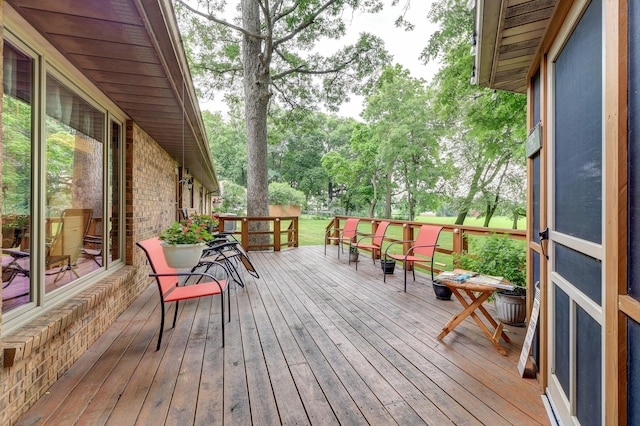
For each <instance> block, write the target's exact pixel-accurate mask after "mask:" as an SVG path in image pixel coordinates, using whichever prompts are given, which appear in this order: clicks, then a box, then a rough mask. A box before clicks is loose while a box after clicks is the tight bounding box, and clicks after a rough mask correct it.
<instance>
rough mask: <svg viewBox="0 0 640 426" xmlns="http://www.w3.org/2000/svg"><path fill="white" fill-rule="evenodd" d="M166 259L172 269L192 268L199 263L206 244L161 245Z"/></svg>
mask: <svg viewBox="0 0 640 426" xmlns="http://www.w3.org/2000/svg"><path fill="white" fill-rule="evenodd" d="M161 245H162V251H163V252H164V258H165V260H166V261H167V265H168V266H169V267H171V268H191V267H193V266H195V265H196V264H197V263H198V260H200V257H201V256H202V251H203V250H204V248H205V246H206V245H205V244H202V243H201V244H178V245H171V244H165V243H161Z"/></svg>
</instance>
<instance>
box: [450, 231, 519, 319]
mask: <svg viewBox="0 0 640 426" xmlns="http://www.w3.org/2000/svg"><path fill="white" fill-rule="evenodd" d="M470 244H471V248H472V250H471V252H472V253H473V255H471V254H469V253H463V254H462V255H459V256H456V258H455V262H456V264H457V266H458V267H459V268H462V269H466V270H469V271H473V272H478V273H480V274H486V275H494V276H501V277H504V279H505V280H507V281H509V282H510V283H511V284H513V285H514V286H515V288H514V289H513V290H499V291H497V292H496V293H495V299H494V300H495V307H496V315H497V317H498V319H500V321H502V322H504V323H505V324H510V325H516V326H524V323H525V320H526V316H527V307H526V295H527V289H526V285H527V283H526V272H525V265H526V252H525V248H524V246H523V243H522V242H521V241H516V240H512V239H509V238H507V237H502V236H497V235H492V236H490V237H486V238H482V239H481V240H480V239H476V240H471V241H470Z"/></svg>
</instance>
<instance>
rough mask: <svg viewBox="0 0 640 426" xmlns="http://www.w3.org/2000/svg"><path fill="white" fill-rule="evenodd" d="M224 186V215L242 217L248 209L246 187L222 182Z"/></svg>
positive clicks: (222, 206)
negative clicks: (230, 214)
mask: <svg viewBox="0 0 640 426" xmlns="http://www.w3.org/2000/svg"><path fill="white" fill-rule="evenodd" d="M220 186H222V205H221V206H220V210H221V211H223V212H224V213H233V214H238V215H242V214H244V213H245V211H246V209H247V191H246V190H245V188H244V187H242V186H240V185H237V184H235V183H233V182H230V181H222V182H220Z"/></svg>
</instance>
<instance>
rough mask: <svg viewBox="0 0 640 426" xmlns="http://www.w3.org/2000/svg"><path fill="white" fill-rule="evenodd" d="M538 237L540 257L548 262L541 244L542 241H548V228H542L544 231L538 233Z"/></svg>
mask: <svg viewBox="0 0 640 426" xmlns="http://www.w3.org/2000/svg"><path fill="white" fill-rule="evenodd" d="M538 237H539V239H540V249H542V255H543V256H544V258H545V259H547V260H549V256H547V254H546V253H545V252H544V244H542V242H543V241H544V240H548V239H549V228H544V230H542V231H540V232H538Z"/></svg>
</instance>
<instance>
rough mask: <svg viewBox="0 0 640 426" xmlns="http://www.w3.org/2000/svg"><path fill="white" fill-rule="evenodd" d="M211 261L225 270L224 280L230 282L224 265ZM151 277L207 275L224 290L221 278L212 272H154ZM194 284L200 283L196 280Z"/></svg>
mask: <svg viewBox="0 0 640 426" xmlns="http://www.w3.org/2000/svg"><path fill="white" fill-rule="evenodd" d="M209 263H216V264H217V265H219V266H220V268H221V270H222V271H223V272H224V274H225V279H224V280H222V281H225V282H228V281H229V275H228V274H227V272H226V270H225V269H224V267H223V266H222V264H221V263H220V262H213V261H211V262H209ZM149 276H150V277H193V276H198V277H207V278H210V279H211V281H213V282H215V283H216V284H217V285H218V287H219V288H220V292H222V291H223V288H222V285H221V284H220V281H221V280H218V279H217V278H216V277H214V276H213V275H211V274H208V273H206V272H175V273H171V274H156V273H152V274H149ZM194 285H198V283H197V282H196V283H195V284H194Z"/></svg>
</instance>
